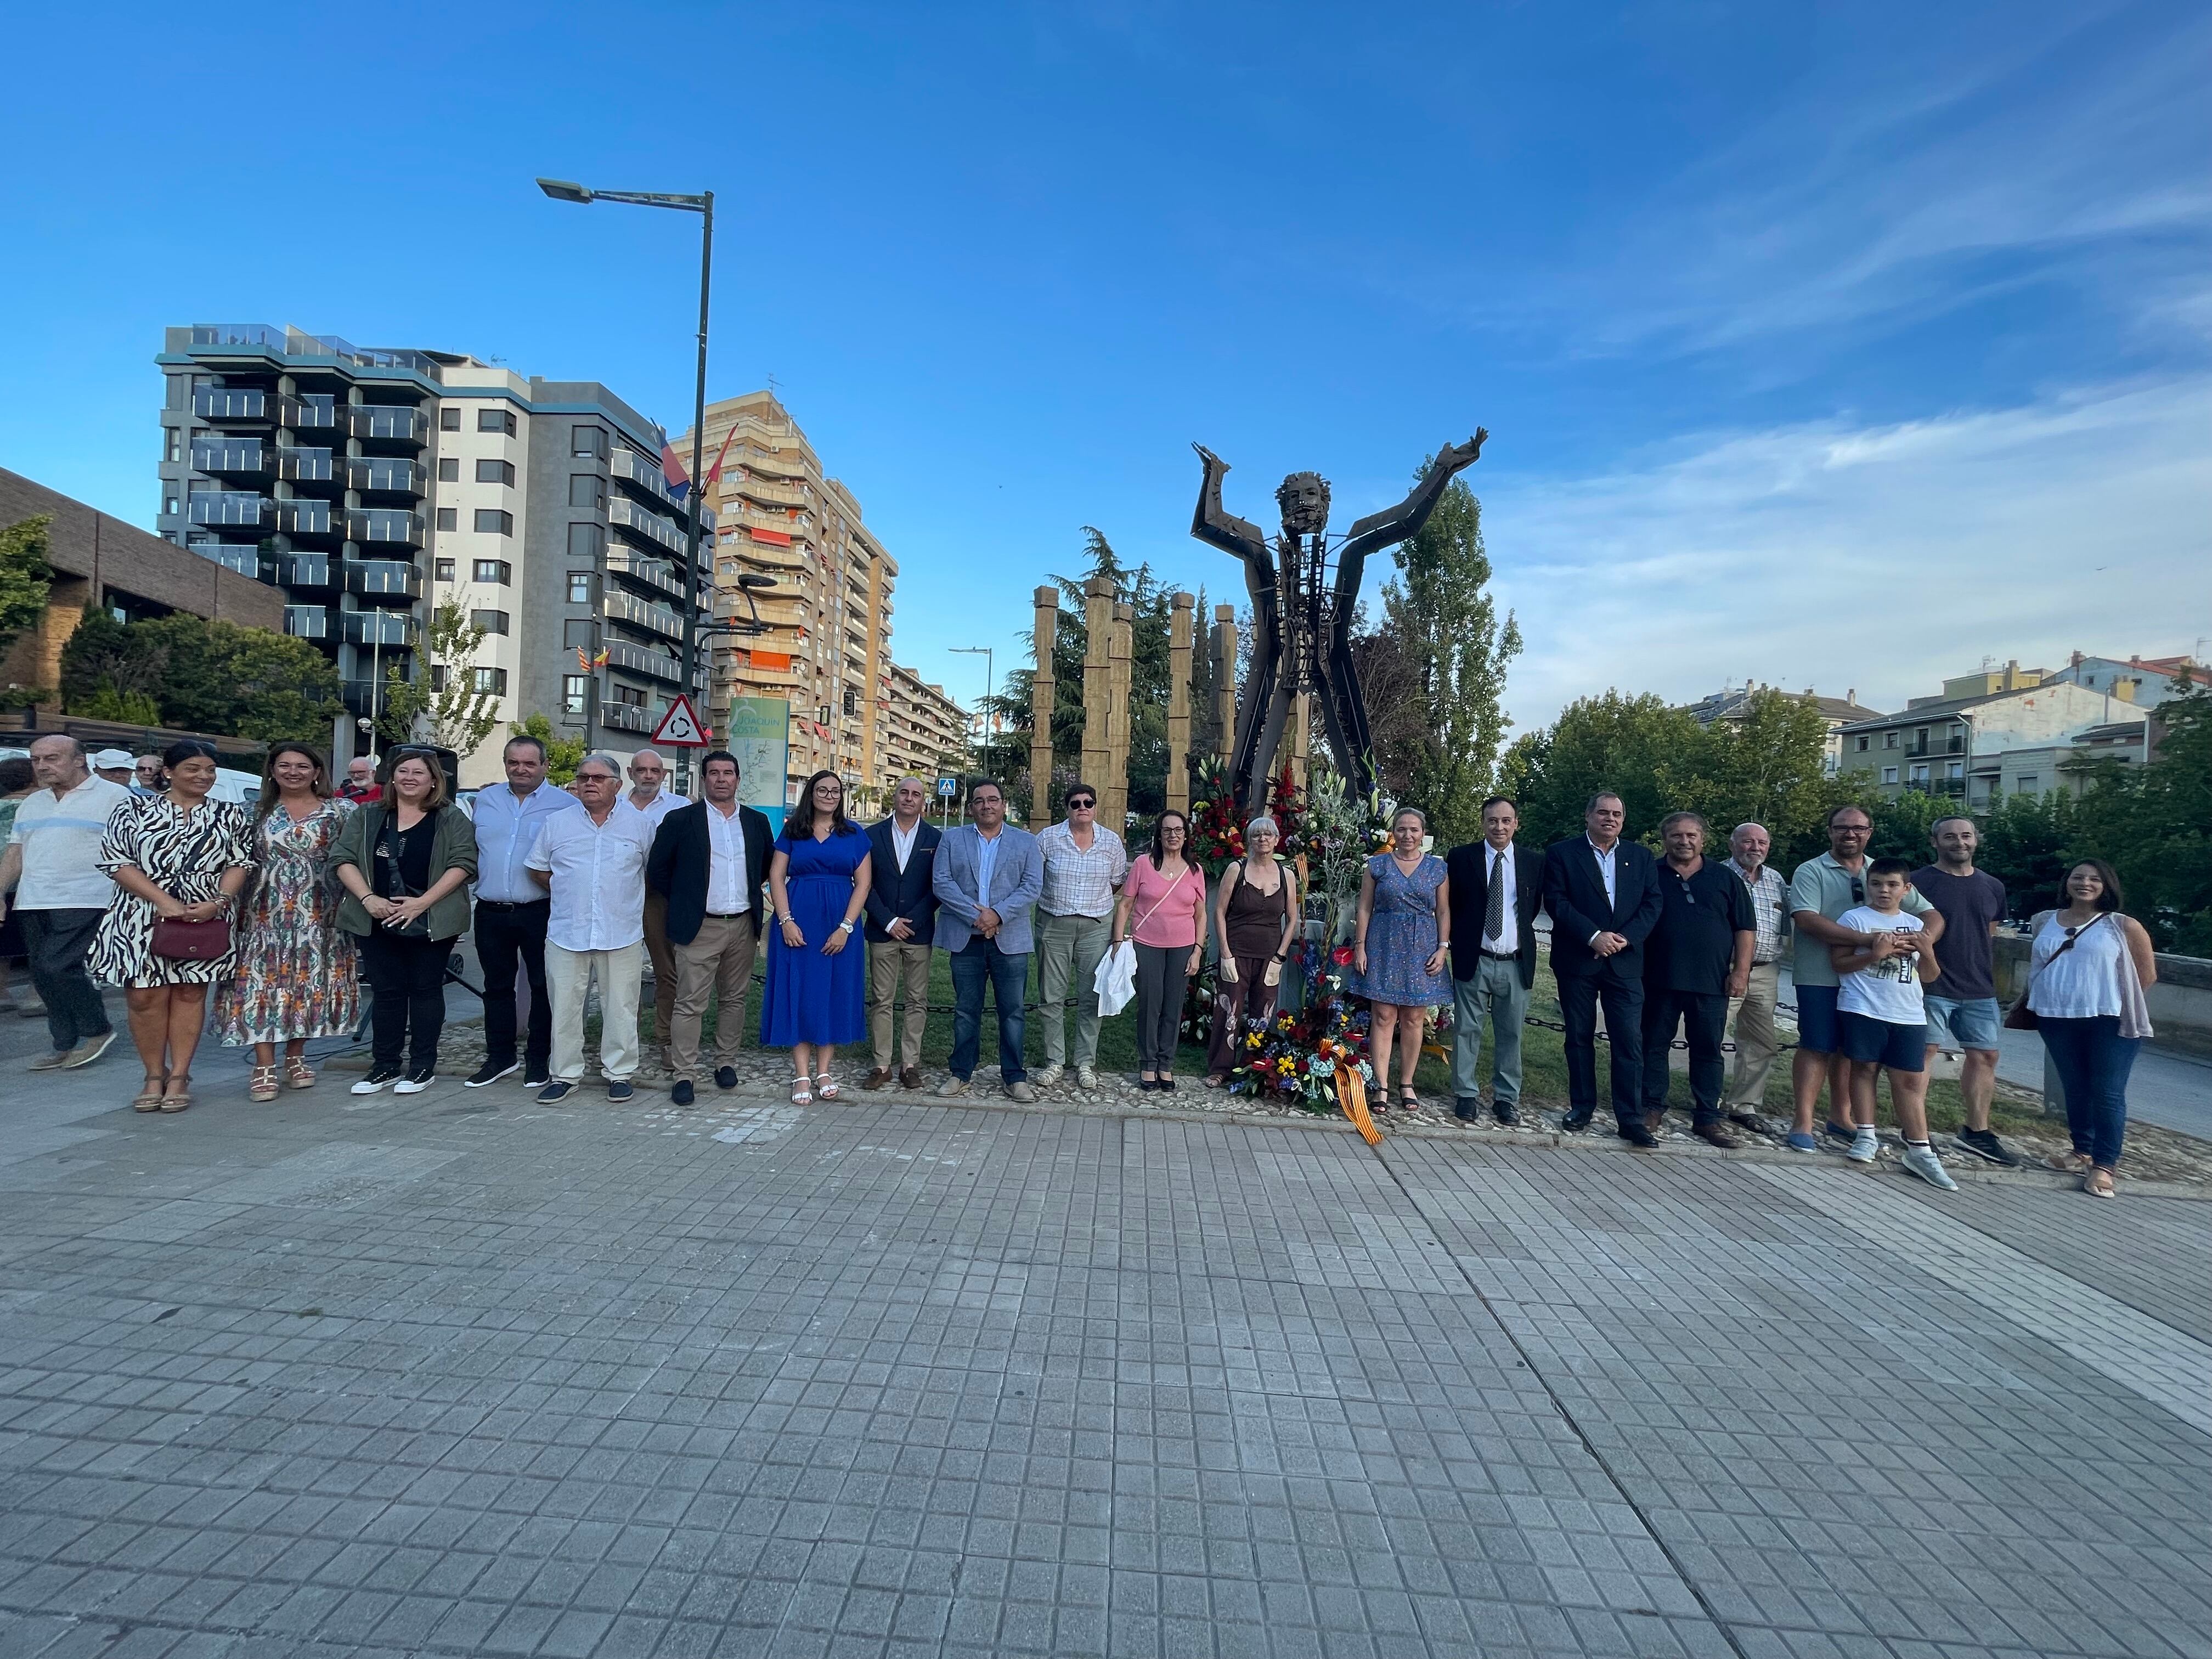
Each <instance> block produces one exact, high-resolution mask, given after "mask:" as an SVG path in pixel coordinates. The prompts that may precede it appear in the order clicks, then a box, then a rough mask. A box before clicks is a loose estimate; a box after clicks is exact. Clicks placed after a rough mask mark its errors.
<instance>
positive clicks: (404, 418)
mask: <svg viewBox="0 0 2212 1659" xmlns="http://www.w3.org/2000/svg"><path fill="white" fill-rule="evenodd" d="M343 413H344V416H345V423H346V431H347V432H348V433H349V434H350V435H352V436H354V437H356V438H360V439H362V440H364V441H368V442H373V443H395V444H412V445H414V446H416V447H417V448H420V447H422V444H423V443H424V442H425V441H428V438H429V435H430V422H429V418H428V416H426V415H424V414H423V412H422V410H419V409H416V408H414V407H412V406H410V405H407V404H347V405H346V407H345V409H344V411H343Z"/></svg>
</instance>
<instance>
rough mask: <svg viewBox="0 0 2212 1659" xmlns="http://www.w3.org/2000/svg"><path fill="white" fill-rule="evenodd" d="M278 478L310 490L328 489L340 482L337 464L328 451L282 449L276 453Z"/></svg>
mask: <svg viewBox="0 0 2212 1659" xmlns="http://www.w3.org/2000/svg"><path fill="white" fill-rule="evenodd" d="M276 476H277V477H280V478H282V479H283V480H284V481H285V482H286V483H295V484H306V485H307V487H308V488H309V489H318V488H320V489H328V488H330V487H331V486H332V485H334V484H336V483H337V482H338V477H339V474H338V470H337V464H336V463H335V462H333V461H332V460H331V452H330V451H329V450H327V449H280V450H278V451H277V452H276Z"/></svg>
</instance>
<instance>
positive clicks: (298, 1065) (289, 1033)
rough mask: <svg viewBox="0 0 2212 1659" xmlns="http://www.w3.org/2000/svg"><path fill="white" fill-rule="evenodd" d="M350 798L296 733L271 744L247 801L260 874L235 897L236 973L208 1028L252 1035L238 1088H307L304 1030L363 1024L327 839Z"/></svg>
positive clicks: (325, 1032) (309, 1033)
mask: <svg viewBox="0 0 2212 1659" xmlns="http://www.w3.org/2000/svg"><path fill="white" fill-rule="evenodd" d="M353 811H354V804H353V802H351V801H349V800H346V799H340V798H338V797H337V796H334V795H332V794H331V786H330V771H329V769H328V768H326V767H325V765H324V764H323V757H321V756H320V755H319V754H317V753H316V752H315V751H314V750H313V749H310V748H309V747H308V746H307V744H304V743H277V744H270V747H269V763H268V765H267V767H266V768H265V769H264V771H263V773H262V779H261V799H260V800H259V801H258V803H256V805H255V806H254V808H253V850H254V854H255V858H254V862H255V864H256V866H258V870H259V872H260V873H259V874H258V876H257V877H256V878H254V883H253V886H252V890H250V891H249V893H248V894H247V896H246V901H245V902H244V904H243V905H241V906H240V916H239V924H240V941H239V949H238V976H237V977H236V978H235V979H234V980H232V981H230V982H229V983H228V984H227V985H225V986H224V987H222V990H220V991H218V992H217V993H216V999H215V1030H216V1036H219V1037H220V1038H222V1041H223V1042H224V1043H226V1044H227V1045H228V1046H230V1047H233V1048H235V1047H237V1046H239V1045H240V1044H241V1043H247V1042H250V1043H252V1045H253V1071H252V1075H251V1077H250V1078H249V1079H248V1080H247V1083H246V1097H247V1098H248V1099H250V1100H257V1101H262V1102H267V1101H271V1100H274V1099H276V1089H277V1072H276V1059H277V1056H276V1045H277V1044H279V1043H282V1044H283V1046H284V1055H283V1060H284V1072H283V1082H284V1084H285V1085H286V1086H287V1087H289V1088H294V1089H307V1088H311V1087H313V1085H314V1081H315V1073H314V1071H313V1068H312V1067H310V1066H308V1064H307V1039H308V1038H310V1037H324V1036H345V1035H349V1034H350V1033H351V1032H352V1030H354V1028H355V1027H356V1026H357V1025H359V1024H361V969H360V965H359V963H360V953H359V952H358V951H356V949H355V947H354V942H353V939H352V936H351V935H350V934H347V933H340V932H339V931H338V926H337V911H338V890H337V886H336V884H335V883H333V881H332V880H331V870H330V859H331V847H332V845H333V844H334V843H335V842H337V837H338V831H339V830H340V829H343V828H344V826H345V821H346V820H347V819H348V818H349V817H352V816H353Z"/></svg>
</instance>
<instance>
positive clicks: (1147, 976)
mask: <svg viewBox="0 0 2212 1659" xmlns="http://www.w3.org/2000/svg"><path fill="white" fill-rule="evenodd" d="M1189 960H1190V946H1189V945H1139V946H1138V947H1137V1066H1138V1069H1139V1070H1140V1071H1146V1072H1172V1071H1173V1070H1175V1063H1176V1048H1178V1047H1179V1046H1180V1039H1181V1037H1182V999H1183V992H1184V990H1185V989H1186V988H1187V987H1188V985H1189V983H1190V981H1189V979H1188V977H1187V976H1186V975H1184V973H1183V971H1182V970H1183V964H1184V963H1188V961H1189Z"/></svg>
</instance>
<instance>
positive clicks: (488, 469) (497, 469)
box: [477, 461, 514, 489]
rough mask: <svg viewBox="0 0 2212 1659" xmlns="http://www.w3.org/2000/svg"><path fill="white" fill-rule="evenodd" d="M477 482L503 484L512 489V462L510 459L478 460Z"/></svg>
mask: <svg viewBox="0 0 2212 1659" xmlns="http://www.w3.org/2000/svg"><path fill="white" fill-rule="evenodd" d="M477 483H495V484H505V485H506V486H507V488H508V489H513V488H514V463H513V462H512V461H478V462H477Z"/></svg>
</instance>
